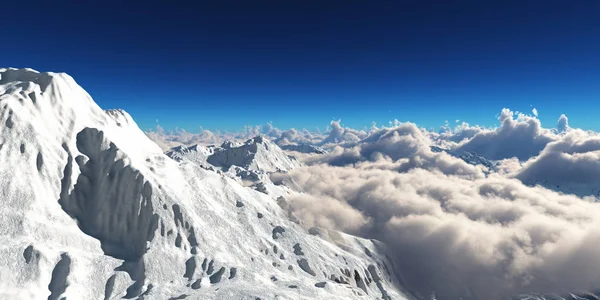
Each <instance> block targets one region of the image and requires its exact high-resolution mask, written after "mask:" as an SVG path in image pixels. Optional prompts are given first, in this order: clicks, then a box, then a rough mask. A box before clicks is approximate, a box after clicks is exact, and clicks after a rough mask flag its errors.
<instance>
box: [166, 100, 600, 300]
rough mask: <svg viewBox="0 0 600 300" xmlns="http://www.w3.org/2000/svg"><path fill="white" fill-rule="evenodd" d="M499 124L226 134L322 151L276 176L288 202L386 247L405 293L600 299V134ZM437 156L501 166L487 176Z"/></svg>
mask: <svg viewBox="0 0 600 300" xmlns="http://www.w3.org/2000/svg"><path fill="white" fill-rule="evenodd" d="M498 120H499V122H500V126H499V127H497V128H485V127H479V126H471V125H469V124H467V123H462V124H459V125H458V126H457V127H456V128H454V129H450V128H448V127H446V128H442V130H441V131H438V132H432V131H427V130H425V129H422V128H419V127H418V126H417V125H416V124H413V123H400V122H394V123H392V124H391V126H389V127H379V128H378V127H375V126H374V127H373V128H371V129H370V130H369V131H368V132H367V131H364V130H354V129H350V128H346V127H344V126H342V125H341V123H340V122H339V121H334V122H332V123H331V129H330V130H328V131H327V132H325V133H314V132H309V131H306V130H302V131H297V130H287V131H282V130H277V129H274V128H270V127H268V126H267V127H253V128H254V129H253V130H248V129H247V130H246V132H245V133H241V134H234V135H232V134H229V136H234V137H241V136H243V135H244V134H257V133H258V134H262V135H265V136H268V137H270V138H271V139H273V140H274V141H277V142H278V143H281V144H284V143H287V144H312V145H321V146H323V147H327V148H328V149H329V150H330V151H329V152H328V153H325V154H306V153H304V154H302V153H297V155H298V157H299V158H300V159H301V160H302V161H304V162H305V164H306V166H305V167H303V168H300V169H295V170H292V171H291V172H289V173H286V174H280V173H276V174H273V175H272V179H273V181H274V182H283V183H286V182H288V183H293V184H290V185H289V186H293V187H294V188H296V189H298V191H299V192H300V193H298V194H297V195H294V196H291V197H289V198H288V199H287V200H288V203H289V210H290V211H291V212H292V213H293V214H294V215H295V216H296V217H297V218H299V219H300V220H302V222H303V223H304V224H305V225H306V226H307V227H310V226H319V227H325V228H331V229H336V230H341V231H344V232H347V233H351V234H355V235H359V236H362V237H365V238H371V239H377V240H380V241H382V242H384V243H385V244H387V245H388V246H389V248H390V249H391V251H390V255H391V256H392V258H393V260H394V261H395V262H396V267H397V271H398V273H399V274H401V276H402V278H403V279H404V281H405V283H406V285H407V287H408V288H409V289H410V290H411V291H413V292H415V293H416V294H418V295H420V296H422V297H423V298H428V297H432V296H435V297H436V299H461V297H462V299H489V300H495V299H508V298H511V297H515V296H517V295H520V294H524V293H545V294H551V293H555V294H559V295H566V294H568V293H574V292H583V291H596V290H598V289H599V288H600V256H599V255H597V251H596V250H595V245H596V243H597V242H600V204H598V203H596V201H597V199H598V198H597V196H598V194H599V193H598V191H599V186H600V182H599V181H598V180H597V179H598V178H600V135H598V134H597V133H595V132H589V131H583V130H580V129H573V128H571V127H569V125H568V119H567V117H566V116H564V115H562V116H560V118H559V120H558V123H557V126H556V128H543V127H542V125H541V122H540V121H539V119H538V118H537V117H536V116H535V114H534V115H532V116H529V115H524V114H521V113H514V112H512V111H510V110H508V109H504V110H502V112H501V114H500V116H499V118H498ZM457 123H458V122H457ZM256 130H258V131H256ZM165 136H169V135H168V134H164V133H163V135H162V136H161V137H160V138H163V139H164V137H165ZM184 137H185V138H184ZM225 137H228V135H224V134H220V135H218V134H213V135H210V134H207V133H201V134H198V135H197V137H195V138H190V137H189V136H185V135H182V137H181V138H178V139H173V138H172V137H170V138H169V139H168V140H167V141H175V140H179V141H198V140H202V139H205V140H209V141H212V140H213V139H215V138H216V139H223V138H225ZM431 146H438V147H444V148H446V149H450V150H453V151H455V152H457V153H460V152H461V151H462V152H464V151H469V152H475V153H478V154H480V155H482V156H484V157H486V158H488V159H491V160H496V161H498V164H497V165H496V166H495V169H494V170H492V171H490V170H488V169H487V168H484V167H483V166H481V165H473V164H469V163H467V162H466V161H464V160H463V159H461V158H457V157H454V156H452V155H449V154H448V153H446V152H433V151H431V148H430V147H431Z"/></svg>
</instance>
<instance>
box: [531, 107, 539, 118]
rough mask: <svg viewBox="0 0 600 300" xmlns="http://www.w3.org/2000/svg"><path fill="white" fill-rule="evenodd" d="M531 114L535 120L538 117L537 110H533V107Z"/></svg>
mask: <svg viewBox="0 0 600 300" xmlns="http://www.w3.org/2000/svg"><path fill="white" fill-rule="evenodd" d="M531 113H533V115H534V116H535V117H536V118H537V116H538V110H537V108H535V107H534V108H533V109H532V110H531Z"/></svg>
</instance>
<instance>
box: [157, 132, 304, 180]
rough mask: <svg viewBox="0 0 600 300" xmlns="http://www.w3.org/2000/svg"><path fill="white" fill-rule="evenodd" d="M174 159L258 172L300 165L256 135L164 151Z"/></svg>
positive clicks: (225, 169) (287, 168)
mask: <svg viewBox="0 0 600 300" xmlns="http://www.w3.org/2000/svg"><path fill="white" fill-rule="evenodd" d="M167 155H168V156H169V157H171V158H173V159H175V160H178V161H181V160H189V161H192V162H194V163H197V164H199V165H203V166H207V165H210V166H214V167H218V168H220V169H222V170H223V171H227V170H228V169H229V168H231V167H232V166H238V167H241V168H243V169H245V170H249V171H257V172H277V171H288V170H291V169H293V168H295V167H299V166H301V165H302V164H301V163H300V162H298V161H297V160H296V159H295V158H294V157H291V156H288V155H287V154H285V153H284V152H283V151H282V150H281V148H279V146H277V145H276V144H274V143H273V142H271V141H269V140H267V139H265V138H264V137H262V136H257V137H254V138H252V139H249V140H247V141H246V142H245V143H243V144H241V143H233V142H230V141H226V142H224V143H223V144H222V145H221V146H220V147H215V146H201V145H193V146H191V147H182V146H179V147H175V148H173V149H171V151H169V152H167Z"/></svg>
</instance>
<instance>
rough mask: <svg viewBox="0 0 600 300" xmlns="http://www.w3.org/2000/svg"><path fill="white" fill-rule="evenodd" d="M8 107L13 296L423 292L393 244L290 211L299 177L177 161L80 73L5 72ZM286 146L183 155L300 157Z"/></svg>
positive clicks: (6, 270) (244, 164)
mask: <svg viewBox="0 0 600 300" xmlns="http://www.w3.org/2000/svg"><path fill="white" fill-rule="evenodd" d="M0 116H1V118H0V122H1V123H0V124H1V125H0V165H1V166H2V168H0V186H1V187H2V188H1V190H0V193H1V195H0V204H1V205H0V299H46V298H47V299H51V300H54V299H84V300H85V299H121V298H126V299H184V298H185V299H252V300H254V299H263V300H264V299H413V297H412V296H410V295H408V294H406V293H404V292H403V291H402V289H401V286H402V284H401V282H400V279H399V278H397V276H396V275H395V271H394V270H395V268H394V265H393V262H391V261H389V260H388V259H387V258H386V255H385V247H384V245H381V244H380V243H378V242H376V241H371V240H365V239H361V238H357V237H353V236H349V235H346V234H342V233H339V232H335V231H328V230H323V229H317V228H312V229H311V230H308V231H307V230H306V229H305V228H303V227H302V226H301V224H298V223H297V222H294V221H293V218H292V219H291V220H290V218H289V214H288V212H287V211H285V210H284V209H282V207H285V193H291V191H289V190H286V189H285V187H280V188H279V190H278V192H277V193H272V194H265V193H261V192H258V191H256V190H253V189H250V188H248V187H245V186H243V185H242V184H240V183H239V182H238V181H236V180H235V179H233V178H229V177H228V176H224V175H223V174H222V173H221V172H219V170H217V171H213V170H210V169H207V168H203V167H201V166H200V165H201V164H195V163H183V162H178V161H176V160H174V159H171V158H169V157H168V156H166V155H164V154H163V153H162V151H161V149H160V148H159V147H158V146H157V145H156V144H154V143H153V142H152V141H150V140H149V139H148V138H147V137H146V136H145V135H144V133H143V132H142V131H141V130H140V129H139V128H138V127H137V125H136V124H135V122H134V121H133V120H132V118H131V117H130V116H129V115H128V114H127V113H126V112H124V111H122V110H108V111H104V110H102V109H101V108H100V107H99V106H98V105H96V104H95V103H94V101H93V100H92V98H91V97H90V96H89V95H88V94H87V93H86V92H85V91H84V90H83V89H82V88H81V87H80V86H79V85H77V83H76V82H75V81H74V80H73V78H71V77H70V76H68V75H66V74H61V73H39V72H37V71H34V70H31V69H0ZM277 149H279V148H277ZM277 149H272V144H271V143H270V142H268V141H265V140H263V139H261V138H255V139H253V140H250V141H248V142H246V143H244V144H242V145H233V144H226V145H222V146H221V147H220V148H217V147H214V148H211V147H207V148H200V147H196V148H186V149H185V151H184V149H183V148H181V149H179V152H178V153H181V156H184V157H192V156H193V155H195V158H196V159H197V160H198V161H201V162H204V161H206V162H208V163H210V164H212V165H216V166H219V167H220V168H222V169H227V168H235V167H240V168H243V169H246V170H252V171H257V170H265V171H268V172H274V171H278V170H285V169H289V168H292V167H297V166H299V164H298V163H297V162H296V161H295V160H293V159H291V158H289V157H287V155H285V154H283V152H282V153H278V151H281V150H280V149H279V150H277ZM192 153H193V154H192ZM273 153H277V154H273ZM171 157H175V156H174V155H171ZM205 158H206V160H205ZM250 158H251V159H250ZM205 167H207V166H205ZM275 197H276V198H275Z"/></svg>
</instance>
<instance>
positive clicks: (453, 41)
mask: <svg viewBox="0 0 600 300" xmlns="http://www.w3.org/2000/svg"><path fill="white" fill-rule="evenodd" d="M9 2H12V3H3V4H2V16H3V19H2V25H1V26H2V29H1V31H2V37H3V39H2V47H0V65H1V66H11V67H31V68H34V69H37V70H39V71H60V72H67V73H69V74H71V75H72V76H73V77H74V78H75V80H76V81H78V82H79V84H81V85H82V86H83V87H84V88H85V89H86V90H87V91H88V92H89V93H90V94H91V95H92V97H93V98H94V99H95V100H96V102H97V103H98V104H99V105H100V106H101V107H103V108H123V109H125V110H127V111H128V112H129V113H130V114H131V115H132V116H133V117H134V119H135V120H136V121H137V122H138V124H139V125H140V127H142V128H143V129H149V128H153V127H155V126H156V120H158V121H159V123H160V125H161V126H163V127H164V128H167V129H171V128H175V127H180V128H185V129H186V130H189V131H197V130H198V129H199V127H200V126H204V127H205V128H208V129H223V130H236V129H241V128H243V126H244V125H256V124H263V123H266V122H269V121H271V122H273V124H274V125H275V126H277V127H280V128H289V127H296V128H309V129H313V128H316V127H320V128H321V129H324V128H325V126H326V125H327V124H328V123H329V121H330V120H332V119H342V123H343V124H344V125H347V126H353V127H359V128H362V127H369V126H370V124H371V122H372V121H376V122H378V123H387V122H388V121H390V120H393V119H399V120H401V121H412V122H416V123H417V124H419V125H421V126H424V127H428V128H429V127H435V128H437V127H439V126H441V125H443V123H444V121H445V120H448V121H450V122H451V123H454V120H456V119H460V120H464V121H466V122H469V123H471V124H482V125H496V124H497V120H496V119H495V118H496V117H497V115H499V113H500V110H501V109H502V108H503V107H508V108H511V109H513V110H518V111H524V112H528V113H529V112H530V111H531V109H532V108H533V107H535V108H537V110H538V111H539V113H540V119H541V120H542V123H543V124H545V125H546V126H549V127H551V126H554V124H555V122H556V120H557V119H558V117H559V115H560V114H561V113H566V114H567V115H568V116H569V119H570V123H571V125H573V126H576V127H582V128H587V129H595V130H600V118H598V117H597V116H598V112H600V1H598V0H576V1H573V0H564V1H556V0H538V1H531V0H519V1H515V0H509V1H506V0H502V1H491V0H490V1H488V0H473V1H462V0H460V1H449V0H437V1H433V0H429V1H427V0H412V1H403V0H397V1H358V0H327V1H307V0H303V1H295V0H286V1H228V0H224V1H195V2H191V1H190V2H186V1H166V0H163V1H138V2H137V3H136V1H91V2H94V3H90V1H26V2H23V1H19V2H17V1H9Z"/></svg>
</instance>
